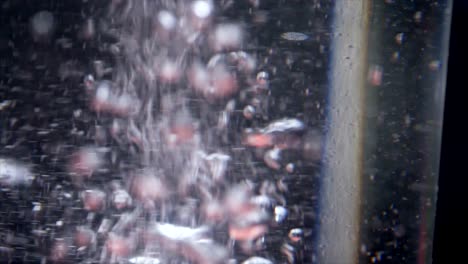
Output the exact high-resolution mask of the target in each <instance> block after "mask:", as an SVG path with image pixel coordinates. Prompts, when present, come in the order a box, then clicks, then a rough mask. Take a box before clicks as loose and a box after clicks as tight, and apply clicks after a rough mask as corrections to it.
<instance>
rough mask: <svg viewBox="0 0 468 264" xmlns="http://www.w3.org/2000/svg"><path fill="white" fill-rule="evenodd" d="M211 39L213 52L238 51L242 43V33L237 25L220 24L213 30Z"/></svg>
mask: <svg viewBox="0 0 468 264" xmlns="http://www.w3.org/2000/svg"><path fill="white" fill-rule="evenodd" d="M212 38H213V43H212V45H213V48H214V50H215V51H221V50H226V49H238V48H239V47H240V45H241V43H242V41H243V32H242V29H241V27H240V26H239V25H237V24H220V25H218V26H217V27H216V28H215V30H214V33H213V36H212Z"/></svg>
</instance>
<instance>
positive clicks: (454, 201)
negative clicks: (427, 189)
mask: <svg viewBox="0 0 468 264" xmlns="http://www.w3.org/2000/svg"><path fill="white" fill-rule="evenodd" d="M467 18H468V1H466V0H454V3H453V14H452V25H451V36H450V54H449V62H448V76H447V90H446V98H445V111H444V128H443V139H442V153H441V164H440V176H439V193H438V201H437V215H436V227H435V237H434V240H435V241H434V249H433V261H434V262H433V263H455V262H451V261H457V262H456V263H463V259H466V257H465V252H466V251H467V249H466V246H467V243H466V237H467V236H466V234H467V225H468V221H467V218H466V215H468V198H467V197H468V196H467V194H468V189H467V187H468V180H467V176H468V173H467V162H468V159H467V158H468V155H467V151H468V145H467V138H466V137H467V135H468V133H467V129H466V120H467V118H466V114H467V113H468V111H466V106H467V97H466V89H467V88H468V87H467V70H468V65H467V62H468V56H467V48H468V42H467V37H466V36H465V35H466V33H467V27H468V19H467ZM465 261H466V260H465Z"/></svg>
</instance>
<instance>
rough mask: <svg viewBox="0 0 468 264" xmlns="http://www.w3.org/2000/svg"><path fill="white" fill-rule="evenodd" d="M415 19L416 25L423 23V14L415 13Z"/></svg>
mask: <svg viewBox="0 0 468 264" xmlns="http://www.w3.org/2000/svg"><path fill="white" fill-rule="evenodd" d="M413 19H414V22H416V23H421V20H422V12H421V11H417V12H416V13H414V16H413Z"/></svg>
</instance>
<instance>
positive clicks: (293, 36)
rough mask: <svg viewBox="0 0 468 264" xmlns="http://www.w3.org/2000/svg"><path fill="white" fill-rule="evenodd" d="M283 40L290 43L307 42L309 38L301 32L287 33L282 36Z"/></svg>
mask: <svg viewBox="0 0 468 264" xmlns="http://www.w3.org/2000/svg"><path fill="white" fill-rule="evenodd" d="M281 38H283V39H285V40H290V41H304V40H307V39H308V38H309V36H308V35H306V34H304V33H301V32H285V33H282V34H281Z"/></svg>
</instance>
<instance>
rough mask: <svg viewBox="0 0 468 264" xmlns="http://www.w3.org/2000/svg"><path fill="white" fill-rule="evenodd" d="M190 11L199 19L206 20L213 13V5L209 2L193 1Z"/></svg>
mask: <svg viewBox="0 0 468 264" xmlns="http://www.w3.org/2000/svg"><path fill="white" fill-rule="evenodd" d="M192 11H193V13H194V14H195V15H196V16H197V17H199V18H207V17H208V16H209V15H210V14H211V12H212V11H213V5H212V4H211V3H210V2H209V1H203V0H199V1H195V2H193V3H192Z"/></svg>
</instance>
